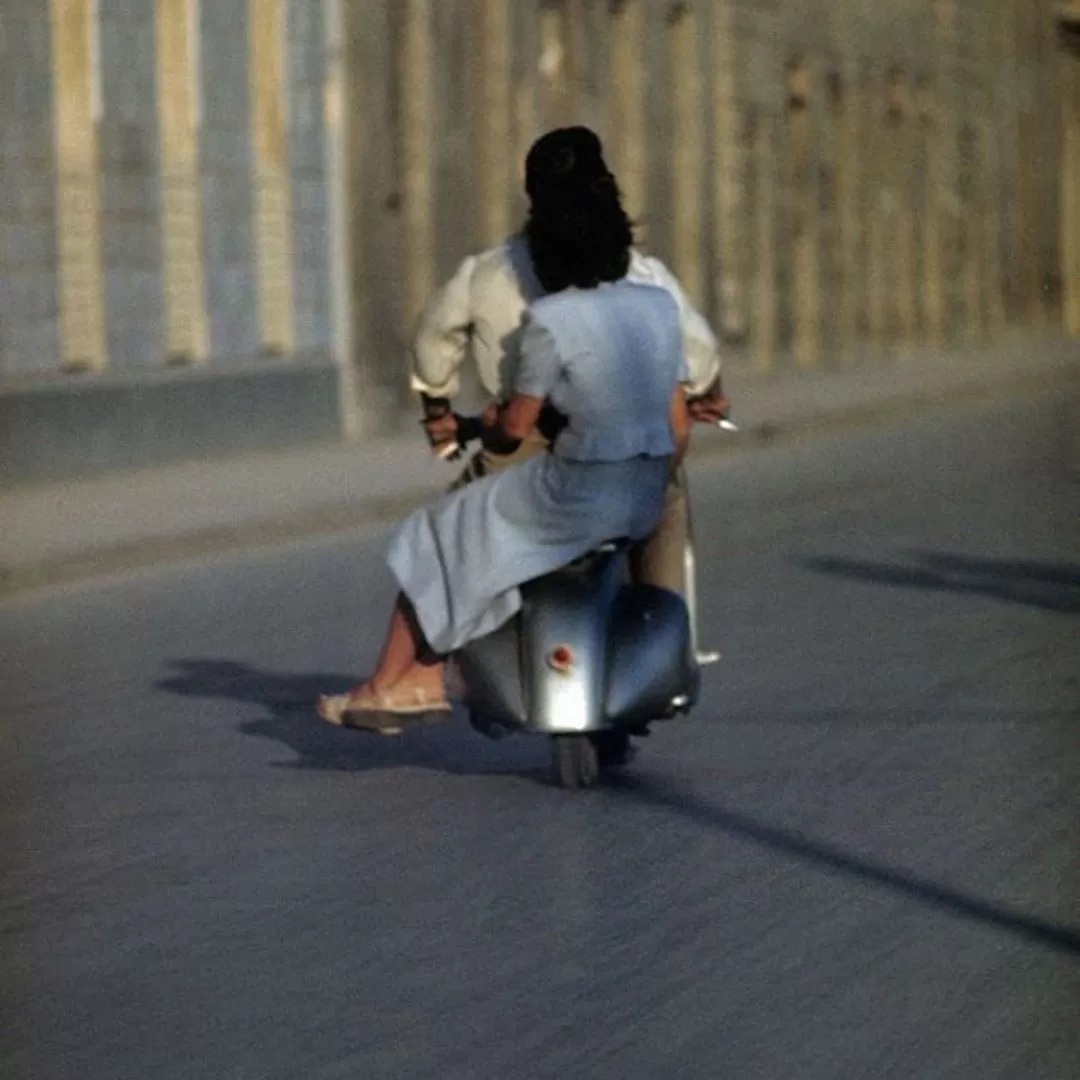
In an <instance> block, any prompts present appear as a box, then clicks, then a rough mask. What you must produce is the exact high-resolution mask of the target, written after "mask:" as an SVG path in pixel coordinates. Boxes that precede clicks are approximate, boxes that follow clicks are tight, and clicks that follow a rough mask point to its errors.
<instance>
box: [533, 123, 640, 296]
mask: <svg viewBox="0 0 1080 1080" xmlns="http://www.w3.org/2000/svg"><path fill="white" fill-rule="evenodd" d="M525 176H526V179H525V186H526V190H527V192H528V194H529V199H530V207H529V216H528V219H527V220H526V222H525V240H526V243H527V244H528V247H529V254H530V256H531V258H532V263H533V269H534V270H535V271H536V276H537V279H538V280H539V282H540V285H541V286H542V287H543V289H544V291H545V292H548V293H554V292H560V291H561V290H563V289H567V288H570V287H571V286H576V287H577V288H580V289H592V288H595V287H596V286H597V285H599V284H600V283H601V282H604V281H618V280H619V279H620V278H623V277H625V276H626V272H627V271H628V270H629V268H630V250H631V248H632V246H633V243H634V230H633V227H632V225H631V224H630V219H629V218H628V217H627V215H626V211H625V210H624V209H623V205H622V200H621V198H620V197H619V189H618V186H617V185H616V183H615V177H614V176H612V174H611V172H610V171H609V170H608V168H607V165H606V164H605V163H604V158H603V154H602V152H601V147H600V140H599V139H598V138H597V137H596V135H595V134H594V133H593V132H591V131H589V129H588V128H566V129H562V130H559V131H553V132H550V133H549V134H547V135H545V136H544V137H543V138H541V139H540V140H538V141H537V143H536V144H535V145H534V146H533V148H532V149H531V150H530V151H529V156H528V158H527V160H526V166H525Z"/></svg>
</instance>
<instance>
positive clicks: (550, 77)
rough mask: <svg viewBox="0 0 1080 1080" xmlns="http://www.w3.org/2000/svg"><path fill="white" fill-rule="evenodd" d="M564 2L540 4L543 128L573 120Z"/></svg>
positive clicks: (570, 70) (570, 69) (571, 77)
mask: <svg viewBox="0 0 1080 1080" xmlns="http://www.w3.org/2000/svg"><path fill="white" fill-rule="evenodd" d="M566 5H567V0H542V4H541V8H540V76H541V79H542V86H543V108H542V112H543V118H544V129H545V130H547V129H549V128H554V127H562V126H565V125H566V124H569V123H572V121H573V113H574V102H573V85H572V84H573V71H572V57H571V55H570V46H571V42H570V28H569V25H568V23H569V18H570V13H569V11H568V10H567V6H566Z"/></svg>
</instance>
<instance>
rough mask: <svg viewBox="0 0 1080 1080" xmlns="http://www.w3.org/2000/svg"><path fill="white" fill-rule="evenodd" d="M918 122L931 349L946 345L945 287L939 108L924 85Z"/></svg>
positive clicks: (925, 313) (925, 309)
mask: <svg viewBox="0 0 1080 1080" xmlns="http://www.w3.org/2000/svg"><path fill="white" fill-rule="evenodd" d="M919 121H920V127H921V129H922V138H923V141H924V145H925V148H926V158H925V160H926V177H925V179H924V186H923V193H924V194H923V205H922V213H921V215H920V218H919V220H920V226H921V246H922V290H921V299H922V324H923V333H924V336H925V338H926V341H927V343H928V344H929V345H930V346H931V347H932V348H934V349H941V348H942V347H943V346H944V344H945V307H946V305H945V286H944V250H943V246H944V235H945V234H944V215H943V213H942V191H943V188H944V182H945V181H944V147H943V145H942V139H941V126H942V125H941V116H940V104H939V102H938V99H937V96H936V93H935V89H934V87H932V86H930V85H925V86H923V87H922V88H921V90H920V93H919Z"/></svg>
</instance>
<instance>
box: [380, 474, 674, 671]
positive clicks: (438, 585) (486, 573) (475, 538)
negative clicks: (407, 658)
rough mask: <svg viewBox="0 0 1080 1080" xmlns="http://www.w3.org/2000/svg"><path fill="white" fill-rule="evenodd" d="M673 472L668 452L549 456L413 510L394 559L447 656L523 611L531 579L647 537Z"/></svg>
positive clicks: (431, 640)
mask: <svg viewBox="0 0 1080 1080" xmlns="http://www.w3.org/2000/svg"><path fill="white" fill-rule="evenodd" d="M670 469H671V459H670V458H666V457H664V458H650V457H639V458H632V459H631V460H629V461H614V462H607V461H573V460H570V459H568V458H562V457H559V456H558V455H557V454H540V455H538V456H536V457H533V458H529V459H528V460H526V461H524V462H522V463H521V464H520V465H514V466H512V467H510V468H508V469H504V470H503V471H502V472H500V473H498V474H496V475H494V476H489V477H485V478H484V479H482V480H478V481H477V482H476V483H473V484H470V485H468V486H467V487H464V488H462V489H461V490H459V491H454V492H451V493H450V494H448V495H444V496H443V497H442V498H440V499H438V500H436V501H435V502H434V503H432V504H431V505H429V506H426V507H424V508H422V509H420V510H417V511H415V512H414V513H412V514H410V515H409V516H408V517H407V518H406V519H405V520H404V521H403V522H402V523H401V525H399V526H398V528H397V529H396V530H395V532H394V535H393V537H392V539H391V541H390V549H389V552H388V554H387V562H388V563H389V564H390V569H391V571H392V572H393V574H394V577H395V578H397V581H398V584H399V585H400V586H401V590H402V592H404V593H405V595H406V596H407V597H408V598H409V600H410V601H411V602H412V605H413V607H414V608H415V609H416V614H417V618H418V619H419V620H420V626H421V628H422V629H423V631H424V636H425V637H426V638H427V641H428V644H429V645H430V646H431V647H432V649H434V650H435V651H436V652H438V653H443V654H445V653H451V652H453V651H454V650H455V649H459V648H461V647H462V646H463V645H464V644H466V643H467V642H469V641H472V640H474V639H476V638H479V637H483V636H484V635H486V634H490V633H491V632H492V631H493V630H497V629H498V628H499V627H500V626H501V625H502V624H503V623H505V622H506V621H507V620H508V619H510V618H512V617H513V616H514V615H515V614H516V613H517V611H518V610H519V609H520V607H521V592H520V589H519V586H520V585H522V584H524V583H525V582H526V581H531V580H532V579H533V578H537V577H541V576H543V575H544V574H547V573H550V572H551V571H552V570H557V569H558V568H559V567H561V566H566V565H567V563H570V562H573V561H574V559H577V558H579V557H580V556H582V555H584V554H586V553H587V552H589V551H591V550H592V549H593V548H596V547H598V546H599V545H600V544H602V543H604V542H605V541H606V540H612V539H615V538H617V537H630V538H631V539H634V540H639V539H643V538H645V537H646V536H648V535H649V534H650V533H651V532H652V531H653V529H654V528H655V527H656V525H657V523H658V521H659V519H660V513H661V510H662V508H663V505H664V492H665V489H666V487H667V482H668V475H669V472H670Z"/></svg>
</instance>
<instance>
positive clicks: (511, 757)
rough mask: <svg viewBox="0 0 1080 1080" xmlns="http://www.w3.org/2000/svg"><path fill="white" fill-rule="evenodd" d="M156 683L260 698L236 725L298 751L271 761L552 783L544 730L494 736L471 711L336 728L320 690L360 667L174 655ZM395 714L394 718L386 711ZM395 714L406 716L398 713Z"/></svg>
mask: <svg viewBox="0 0 1080 1080" xmlns="http://www.w3.org/2000/svg"><path fill="white" fill-rule="evenodd" d="M170 668H171V671H170V673H169V674H168V675H167V676H165V677H164V678H163V679H161V680H159V681H158V682H157V684H156V686H157V688H158V689H159V690H164V691H166V692H168V693H172V694H178V695H180V696H182V697H195V698H217V699H225V700H229V701H236V702H240V703H242V704H244V705H257V706H259V707H260V708H261V709H262V710H264V711H263V715H261V716H258V717H256V718H255V719H251V720H244V721H243V722H242V723H240V724H238V725H237V730H238V731H239V732H241V733H242V734H244V735H248V736H252V737H253V738H258V739H268V740H270V741H271V742H275V743H279V744H281V745H282V746H284V747H287V748H288V749H289V750H290V751H291V752H292V755H293V756H292V757H290V758H289V759H287V760H283V761H275V762H273V763H271V767H272V768H278V769H305V770H309V769H310V770H328V771H335V772H368V771H371V770H386V769H427V770H432V771H435V772H441V773H445V774H449V775H452V776H507V777H515V778H519V779H522V780H526V781H530V782H534V783H535V782H543V783H545V784H547V783H549V782H550V781H549V776H550V769H549V749H548V746H547V741H546V740H545V739H540V738H531V737H521V736H519V737H514V738H507V739H501V740H498V741H493V740H491V739H488V738H486V737H484V736H483V735H480V734H479V733H478V732H476V731H474V730H473V729H472V727H471V726H470V725H469V723H468V720H467V718H466V717H465V714H464V711H463V710H462V709H460V708H455V709H454V712H453V713H452V714H447V713H424V714H419V715H416V716H413V717H408V718H406V724H405V730H404V731H403V732H402V734H400V735H396V736H388V735H380V734H377V733H373V732H368V731H356V730H352V729H347V728H337V727H334V726H333V725H331V724H327V723H326V722H325V721H323V720H321V719H320V718H319V717H318V715H317V714H316V712H315V702H316V701H317V700H318V697H319V695H320V694H340V693H344V692H345V691H347V690H348V689H349V688H350V687H352V686H355V685H356V683H357V681H358V680H357V677H356V676H355V675H332V674H324V675H320V674H304V675H300V674H289V673H285V674H281V673H276V672H268V671H261V670H260V669H258V668H255V667H251V666H250V665H248V664H242V663H237V662H235V661H231V660H198V659H190V660H189V659H185V660H174V661H172V662H171V663H170ZM387 719H389V718H387ZM393 719H394V720H395V721H396V720H399V719H400V718H398V717H394V718H393Z"/></svg>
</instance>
